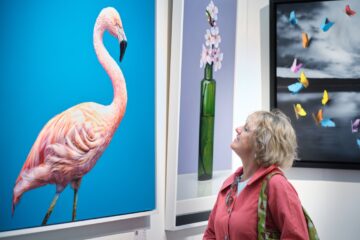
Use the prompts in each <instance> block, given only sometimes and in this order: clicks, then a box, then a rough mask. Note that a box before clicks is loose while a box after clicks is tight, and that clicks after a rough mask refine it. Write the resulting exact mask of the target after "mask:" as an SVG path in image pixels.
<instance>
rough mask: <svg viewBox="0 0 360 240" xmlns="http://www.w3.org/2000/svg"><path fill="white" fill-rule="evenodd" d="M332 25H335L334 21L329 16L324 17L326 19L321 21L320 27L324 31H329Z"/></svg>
mask: <svg viewBox="0 0 360 240" xmlns="http://www.w3.org/2000/svg"><path fill="white" fill-rule="evenodd" d="M332 25H334V22H330V21H329V19H328V18H324V21H323V22H322V23H321V25H320V28H321V29H322V30H323V31H324V32H327V31H328V30H329V29H330V28H331V27H332Z"/></svg>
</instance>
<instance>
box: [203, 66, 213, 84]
mask: <svg viewBox="0 0 360 240" xmlns="http://www.w3.org/2000/svg"><path fill="white" fill-rule="evenodd" d="M204 78H205V79H207V80H212V79H213V66H212V64H208V63H207V64H206V65H205V69H204Z"/></svg>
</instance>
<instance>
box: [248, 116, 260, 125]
mask: <svg viewBox="0 0 360 240" xmlns="http://www.w3.org/2000/svg"><path fill="white" fill-rule="evenodd" d="M258 118H259V116H258V114H256V113H253V114H251V115H249V116H248V117H247V119H246V124H247V125H250V126H256V125H257V122H258Z"/></svg>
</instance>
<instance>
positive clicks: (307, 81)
mask: <svg viewBox="0 0 360 240" xmlns="http://www.w3.org/2000/svg"><path fill="white" fill-rule="evenodd" d="M300 82H301V83H302V85H304V87H306V88H307V87H308V86H309V80H308V79H307V77H306V76H305V73H304V72H301V74H300Z"/></svg>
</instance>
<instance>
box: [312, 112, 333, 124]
mask: <svg viewBox="0 0 360 240" xmlns="http://www.w3.org/2000/svg"><path fill="white" fill-rule="evenodd" d="M312 116H313V118H314V120H315V123H316V125H321V126H322V127H336V124H335V122H334V121H333V120H331V119H330V118H324V117H323V110H322V109H321V108H320V109H319V111H318V112H317V114H316V115H315V114H314V113H313V114H312Z"/></svg>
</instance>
